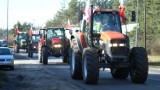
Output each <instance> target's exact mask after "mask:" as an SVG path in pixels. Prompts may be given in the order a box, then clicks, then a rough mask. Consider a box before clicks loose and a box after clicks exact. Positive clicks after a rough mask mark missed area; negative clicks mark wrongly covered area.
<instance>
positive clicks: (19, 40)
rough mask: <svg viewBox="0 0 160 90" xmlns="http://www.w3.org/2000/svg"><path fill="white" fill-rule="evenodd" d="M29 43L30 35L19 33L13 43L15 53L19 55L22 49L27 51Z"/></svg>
mask: <svg viewBox="0 0 160 90" xmlns="http://www.w3.org/2000/svg"><path fill="white" fill-rule="evenodd" d="M28 42H29V34H28V33H27V32H18V33H17V34H16V35H15V37H14V41H13V49H14V52H16V53H19V50H20V49H24V50H26V52H28V51H27V46H28Z"/></svg>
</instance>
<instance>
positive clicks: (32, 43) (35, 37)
mask: <svg viewBox="0 0 160 90" xmlns="http://www.w3.org/2000/svg"><path fill="white" fill-rule="evenodd" d="M40 37H41V34H32V35H30V40H29V44H28V57H33V53H37V52H38V43H39V41H40Z"/></svg>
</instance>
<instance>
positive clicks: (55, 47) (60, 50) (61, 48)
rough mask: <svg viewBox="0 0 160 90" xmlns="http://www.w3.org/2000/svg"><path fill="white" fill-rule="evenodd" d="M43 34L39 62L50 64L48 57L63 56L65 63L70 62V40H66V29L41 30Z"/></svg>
mask: <svg viewBox="0 0 160 90" xmlns="http://www.w3.org/2000/svg"><path fill="white" fill-rule="evenodd" d="M41 30H42V32H43V34H42V37H41V39H40V44H39V45H40V46H39V61H40V63H43V64H48V57H49V56H55V57H60V56H62V59H63V62H64V63H67V62H68V57H69V47H70V43H69V39H67V38H66V35H65V29H64V28H56V27H53V28H46V29H41Z"/></svg>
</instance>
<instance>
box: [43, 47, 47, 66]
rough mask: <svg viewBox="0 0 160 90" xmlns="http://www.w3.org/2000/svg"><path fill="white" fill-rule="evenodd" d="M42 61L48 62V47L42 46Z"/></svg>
mask: <svg viewBox="0 0 160 90" xmlns="http://www.w3.org/2000/svg"><path fill="white" fill-rule="evenodd" d="M42 62H43V64H44V65H46V64H48V50H47V47H43V48H42Z"/></svg>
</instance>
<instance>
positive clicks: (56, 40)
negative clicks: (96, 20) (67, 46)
mask: <svg viewBox="0 0 160 90" xmlns="http://www.w3.org/2000/svg"><path fill="white" fill-rule="evenodd" d="M52 43H53V44H60V43H61V38H52Z"/></svg>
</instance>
